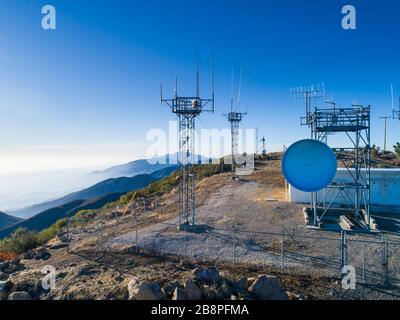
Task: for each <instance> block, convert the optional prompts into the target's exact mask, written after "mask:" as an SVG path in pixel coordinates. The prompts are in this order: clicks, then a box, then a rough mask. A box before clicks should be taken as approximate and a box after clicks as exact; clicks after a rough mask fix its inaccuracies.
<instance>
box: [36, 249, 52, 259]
mask: <svg viewBox="0 0 400 320" xmlns="http://www.w3.org/2000/svg"><path fill="white" fill-rule="evenodd" d="M34 251H35V256H34V257H33V259H35V260H47V259H49V258H50V257H51V255H50V253H49V252H48V251H47V249H46V248H45V247H40V248H36V249H35V250H34Z"/></svg>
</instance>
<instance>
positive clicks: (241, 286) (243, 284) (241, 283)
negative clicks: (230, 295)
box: [233, 277, 248, 291]
mask: <svg viewBox="0 0 400 320" xmlns="http://www.w3.org/2000/svg"><path fill="white" fill-rule="evenodd" d="M247 283H248V279H247V277H243V278H241V279H240V280H238V281H234V282H233V286H234V287H235V288H236V289H238V290H240V291H244V290H246V289H247Z"/></svg>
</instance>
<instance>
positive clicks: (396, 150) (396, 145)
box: [393, 142, 400, 158]
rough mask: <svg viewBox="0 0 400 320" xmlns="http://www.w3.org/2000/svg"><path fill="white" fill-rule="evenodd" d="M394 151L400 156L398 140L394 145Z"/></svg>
mask: <svg viewBox="0 0 400 320" xmlns="http://www.w3.org/2000/svg"><path fill="white" fill-rule="evenodd" d="M393 148H394V152H396V154H397V156H398V157H399V158H400V143H399V142H397V143H396V144H395V145H394V146H393Z"/></svg>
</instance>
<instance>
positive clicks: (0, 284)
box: [0, 281, 13, 300]
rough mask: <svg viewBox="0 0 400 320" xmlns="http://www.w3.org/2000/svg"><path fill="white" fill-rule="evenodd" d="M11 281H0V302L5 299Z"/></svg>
mask: <svg viewBox="0 0 400 320" xmlns="http://www.w3.org/2000/svg"><path fill="white" fill-rule="evenodd" d="M12 285H13V284H12V282H11V281H0V300H5V299H7V296H8V292H9V291H10V289H11V287H12Z"/></svg>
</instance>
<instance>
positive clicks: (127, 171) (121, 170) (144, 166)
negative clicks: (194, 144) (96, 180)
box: [90, 153, 211, 179]
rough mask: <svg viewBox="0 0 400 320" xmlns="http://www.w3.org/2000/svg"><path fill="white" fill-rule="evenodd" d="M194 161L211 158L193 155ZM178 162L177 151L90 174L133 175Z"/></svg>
mask: <svg viewBox="0 0 400 320" xmlns="http://www.w3.org/2000/svg"><path fill="white" fill-rule="evenodd" d="M194 158H195V161H196V163H199V162H201V163H203V164H205V163H209V162H210V161H211V160H210V159H209V158H207V157H204V156H200V155H194ZM178 164H179V161H178V153H175V154H171V155H165V156H161V157H156V158H151V159H148V160H136V161H132V162H129V163H126V164H122V165H118V166H114V167H110V168H108V169H105V170H102V171H94V172H92V173H90V175H91V176H100V177H102V178H103V179H110V178H118V177H133V176H135V175H138V174H153V173H154V172H156V171H159V170H162V169H165V168H171V167H172V168H177V167H178Z"/></svg>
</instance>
